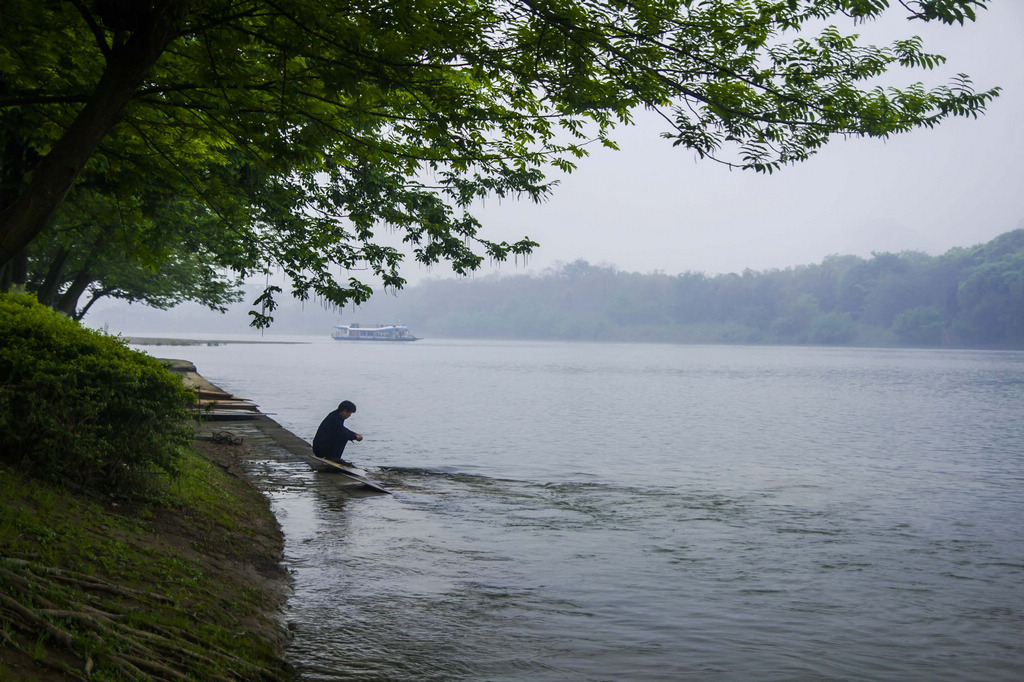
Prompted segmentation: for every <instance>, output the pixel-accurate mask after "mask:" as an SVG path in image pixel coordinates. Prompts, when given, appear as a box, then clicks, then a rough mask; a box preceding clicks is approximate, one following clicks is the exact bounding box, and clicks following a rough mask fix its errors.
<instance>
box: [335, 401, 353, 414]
mask: <svg viewBox="0 0 1024 682" xmlns="http://www.w3.org/2000/svg"><path fill="white" fill-rule="evenodd" d="M355 411H356V404H355V403H354V402H352V401H351V400H342V401H341V402H340V403H338V412H351V413H353V414H355Z"/></svg>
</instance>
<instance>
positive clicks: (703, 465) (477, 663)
mask: <svg viewBox="0 0 1024 682" xmlns="http://www.w3.org/2000/svg"><path fill="white" fill-rule="evenodd" d="M297 340H302V341H306V342H308V343H303V344H301V345H279V344H258V345H257V344H248V345H236V344H229V345H220V346H209V347H207V346H196V347H187V348H174V349H173V350H169V349H165V348H153V347H146V348H144V350H146V351H147V352H149V353H151V354H154V355H157V356H168V355H173V356H177V357H183V358H186V359H189V360H191V361H193V362H194V363H195V364H196V366H197V368H198V370H199V372H200V373H201V374H203V375H204V376H205V377H206V378H208V379H209V380H211V381H212V382H214V383H215V384H217V385H219V386H221V387H223V388H224V389H226V390H228V391H231V392H232V393H235V394H236V395H239V396H242V397H246V398H249V399H251V400H253V401H255V402H256V403H258V404H259V405H260V406H261V409H262V410H263V411H264V412H267V413H272V416H273V418H274V419H276V420H277V421H278V422H280V423H281V424H282V425H283V426H284V427H286V428H288V429H290V430H291V431H293V432H294V433H296V434H297V435H299V436H301V437H303V438H305V439H306V440H307V441H308V440H311V439H312V436H313V433H314V432H315V430H316V427H317V425H318V424H319V422H320V420H321V419H322V418H323V417H324V415H326V414H327V412H329V411H330V410H332V409H334V408H335V407H336V406H337V404H338V402H339V401H340V400H342V399H350V400H352V401H354V402H355V403H356V405H357V406H358V412H357V413H356V414H355V415H354V416H353V417H352V418H351V419H350V420H349V422H348V426H349V427H350V428H352V429H353V430H355V431H357V432H359V433H362V434H363V435H364V436H365V440H364V441H363V442H361V443H350V444H349V446H348V449H347V450H346V458H347V459H350V460H353V461H355V462H357V463H359V464H361V465H363V466H364V467H365V468H366V469H367V470H369V471H370V472H371V474H370V475H371V477H373V478H374V479H376V480H378V481H379V482H381V483H382V484H383V485H385V486H386V487H388V488H389V489H391V490H392V491H393V492H394V494H393V495H391V496H375V497H359V498H353V497H346V496H344V495H343V494H341V493H340V492H339V491H338V489H337V486H336V485H333V484H332V481H331V480H330V477H329V476H327V475H324V474H316V473H313V472H311V471H310V470H309V467H308V466H307V465H305V464H302V463H299V462H294V461H291V460H289V459H287V458H281V459H280V460H279V461H276V460H274V461H260V462H253V463H252V467H253V470H254V471H255V472H256V473H257V474H258V475H259V476H260V478H261V485H262V486H263V487H264V489H265V490H266V492H267V495H268V496H269V497H270V499H271V501H272V504H273V507H274V510H275V513H276V514H277V516H278V518H279V520H280V522H281V524H282V527H283V528H284V531H285V535H286V543H287V547H286V557H285V563H286V565H287V567H288V568H289V569H290V570H291V571H292V572H293V574H294V576H295V581H296V583H295V594H294V596H293V598H292V599H291V601H290V604H289V611H288V613H287V618H288V620H289V621H290V622H291V623H292V627H293V630H294V636H295V639H294V643H293V645H292V647H291V649H290V651H289V657H290V659H291V660H292V662H293V664H294V665H295V666H296V667H297V668H298V670H299V677H300V679H302V680H678V679H699V680H804V679H811V680H813V679H841V680H908V679H915V680H1019V679H1021V676H1022V674H1024V531H1022V528H1024V353H1018V352H972V351H926V350H876V349H837V348H792V347H734V346H685V345H654V344H651V345H646V344H596V343H595V344H582V343H534V342H498V341H447V340H431V339H427V340H423V341H419V342H416V343H410V344H387V343H351V342H349V343H341V342H335V341H332V340H331V339H330V338H328V337H326V336H325V337H323V338H302V339H297ZM226 428H232V427H231V426H230V425H226Z"/></svg>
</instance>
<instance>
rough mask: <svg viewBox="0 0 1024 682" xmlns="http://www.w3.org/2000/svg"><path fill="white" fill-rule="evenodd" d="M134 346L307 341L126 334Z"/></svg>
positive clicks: (125, 337)
mask: <svg viewBox="0 0 1024 682" xmlns="http://www.w3.org/2000/svg"><path fill="white" fill-rule="evenodd" d="M122 338H123V339H124V340H125V341H126V342H127V343H128V344H129V345H132V346H220V345H222V344H227V343H267V344H284V345H300V344H303V343H307V342H306V341H265V340H263V339H178V338H170V337H163V336H124V337H122Z"/></svg>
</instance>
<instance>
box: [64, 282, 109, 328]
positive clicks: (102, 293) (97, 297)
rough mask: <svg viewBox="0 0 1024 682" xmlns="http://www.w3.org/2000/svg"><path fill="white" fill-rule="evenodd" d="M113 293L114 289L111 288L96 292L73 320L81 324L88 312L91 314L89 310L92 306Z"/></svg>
mask: <svg viewBox="0 0 1024 682" xmlns="http://www.w3.org/2000/svg"><path fill="white" fill-rule="evenodd" d="M111 291H113V289H110V288H107V289H100V290H99V291H94V292H93V294H92V296H91V297H90V298H89V302H88V303H86V304H85V305H84V306H82V309H81V310H79V311H78V312H77V313H75V314H74V315H73V316H72V319H73V320H74V321H75V322H81V321H82V318H83V317H85V314H86V313H87V312H89V308H91V307H92V304H93V303H95V302H96V301H98V300H100V299H101V298H103V297H104V296H107V295H109V294H110V292H111Z"/></svg>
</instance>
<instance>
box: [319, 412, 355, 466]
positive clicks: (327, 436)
mask: <svg viewBox="0 0 1024 682" xmlns="http://www.w3.org/2000/svg"><path fill="white" fill-rule="evenodd" d="M355 439H356V432H355V431H352V430H350V429H348V428H346V427H345V420H344V419H342V417H341V414H339V413H338V412H337V411H335V412H331V413H330V414H329V415H327V416H326V417H324V420H323V421H322V422H320V428H318V429H317V430H316V435H315V436H313V454H314V455H316V456H317V457H322V458H323V459H341V455H342V453H343V452H345V446H346V445H347V444H348V442H349V441H350V440H355Z"/></svg>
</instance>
